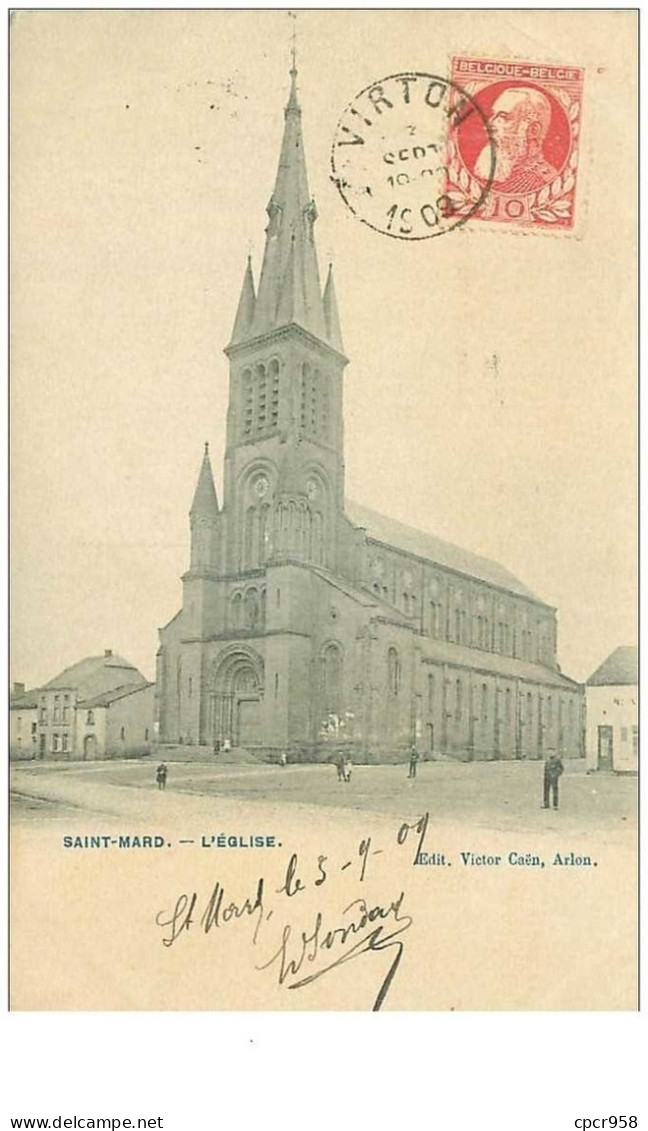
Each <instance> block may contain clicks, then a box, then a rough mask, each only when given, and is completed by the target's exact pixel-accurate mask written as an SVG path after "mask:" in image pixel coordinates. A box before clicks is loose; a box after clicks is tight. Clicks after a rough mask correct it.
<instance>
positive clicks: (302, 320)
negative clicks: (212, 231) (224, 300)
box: [249, 63, 325, 337]
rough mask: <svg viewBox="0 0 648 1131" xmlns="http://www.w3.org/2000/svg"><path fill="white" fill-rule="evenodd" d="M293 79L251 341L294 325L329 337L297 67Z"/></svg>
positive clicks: (293, 72)
mask: <svg viewBox="0 0 648 1131" xmlns="http://www.w3.org/2000/svg"><path fill="white" fill-rule="evenodd" d="M290 79H291V82H290V95H289V98H288V103H287V105H286V109H285V111H284V116H285V125H284V134H283V141H282V144H281V154H280V157H279V167H278V169H277V177H276V180H275V187H274V191H273V193H272V196H271V198H270V203H269V204H268V208H267V212H268V217H269V223H268V227H267V228H266V246H265V253H264V256H263V267H262V269H261V278H260V280H259V290H258V294H257V298H256V303H255V307H254V318H253V320H252V333H251V334H250V335H249V336H251V337H257V336H258V335H260V334H265V333H268V332H270V331H271V330H276V329H278V328H279V327H281V326H289V325H290V324H291V323H293V322H294V323H296V324H297V325H298V326H301V327H303V329H305V330H310V332H311V333H312V334H315V335H316V336H318V337H324V336H325V324H324V308H323V305H322V291H321V287H320V279H319V269H318V266H317V253H316V250H315V242H314V238H313V225H314V223H315V220H316V218H317V210H316V208H315V203H314V201H313V200H312V199H311V195H310V191H309V188H308V177H307V174H306V160H305V156H304V143H303V139H302V127H301V109H300V106H299V102H298V99H297V70H296V68H295V66H294V63H293V66H292V68H291V71H290Z"/></svg>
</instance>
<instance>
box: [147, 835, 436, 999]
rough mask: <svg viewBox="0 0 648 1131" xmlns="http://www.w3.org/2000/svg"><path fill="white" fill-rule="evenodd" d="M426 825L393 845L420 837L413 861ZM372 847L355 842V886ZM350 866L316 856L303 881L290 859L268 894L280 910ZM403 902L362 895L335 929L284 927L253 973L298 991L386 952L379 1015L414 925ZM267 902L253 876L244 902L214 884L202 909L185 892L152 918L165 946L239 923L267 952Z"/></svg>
mask: <svg viewBox="0 0 648 1131" xmlns="http://www.w3.org/2000/svg"><path fill="white" fill-rule="evenodd" d="M428 820H429V817H428V814H427V813H426V814H425V815H424V816H423V817H421V818H420V819H419V820H418V821H415V822H414V823H413V824H411V825H410V824H403V825H401V826H400V828H399V830H398V834H397V837H396V843H397V845H398V846H401V845H403V844H404V843H405V842H406V840H407V838H408V835H409V833H410V832H412V831H414V832H416V833H418V838H417V846H416V851H415V853H414V860H416V859H417V857H418V854H419V852H420V851H421V849H422V847H423V843H424V840H425V833H426V831H427V827H428ZM371 846H372V840H371V838H370V837H369V838H366V839H363V840H361V841H360V844H359V848H358V856H359V859H360V863H361V867H360V873H359V876H358V882H359V883H364V881H365V876H366V871H367V864H368V860H369V857H370V856H371V855H379V854H380V853H381V852H382V850H381V849H377V848H374V849H372V847H371ZM351 864H352V861H348V862H347V863H345V864H342V865H341V866H339V867H335V866H334V865H332V863H331V861H330V860H329V857H327V856H325V855H323V854H320V855H319V856H318V857H317V861H316V865H315V879H314V880H312V882H306V881H305V880H304V878H303V875H304V873H302V870H301V867H300V861H299V857H298V855H297V853H293V854H292V855H291V857H290V859H289V861H288V864H287V866H286V870H285V874H284V877H283V883H282V885H281V886H280V887H279V888H276V889H274V893H273V894H274V895H276V896H279V897H280V904H281V901H286V900H290V901H291V905H294V904H293V901H294V900H295V899H296V897H298V896H300V894H302V893H304V892H306V891H307V890H308V889H309V888H311V889H313V888H320V887H322V886H323V885H324V884H326V883H327V882H329V883H330V878H331V876H332V875H333V874H336V873H337V872H338V871H344V870H345V869H346V868H348V867H349V866H351ZM405 898H406V897H405V892H404V891H400V892H399V893H398V895H397V896H396V897H395V898H393V899H387V900H382V901H379V902H374V903H372V902H370V901H369V900H367V899H366V898H365V897H364V896H363V895H361V896H358V897H357V898H356V899H353V900H352V901H351V902H350V903H348V904H347V905H346V906H345V907H344V908H343V909H342V911H341V912H340V914H339V919H338V921H337V922H330V921H329V922H326V920H325V914H324V912H323V911H321V910H316V911H314V912H313V913H312V917H309V922H308V926H307V927H305V928H302V929H300V927H297V926H295V925H294V924H293V923H290V922H286V923H285V925H284V926H283V929H282V930H281V933H280V942H279V945H278V946H275V949H274V950H273V953H272V954H271V955H270V957H269V958H267V959H265V960H263V961H261V962H260V963H257V964H256V966H255V968H256V969H257V970H259V971H261V970H270V969H273V971H274V973H275V974H276V977H277V983H278V985H280V986H285V987H286V989H290V990H297V989H301V988H302V987H304V986H307V985H310V984H311V983H312V982H315V981H316V980H317V979H318V978H322V977H323V976H324V975H325V974H328V973H330V971H332V970H334V969H336V968H337V967H340V966H342V965H343V964H344V963H346V962H350V961H352V960H354V959H356V958H360V957H361V956H362V955H366V954H373V955H380V954H383V953H385V952H387V953H388V956H389V957H390V959H391V961H390V964H389V967H388V969H387V972H386V974H385V975H384V977H383V978H382V981H381V982H380V984H379V986H378V989H377V992H376V996H375V999H374V1003H373V1006H372V1010H374V1011H377V1010H379V1009H380V1008H381V1007H382V1005H383V1004H384V1002H385V1000H386V998H387V995H388V993H389V990H390V987H391V985H392V983H393V981H394V978H395V976H396V973H397V971H398V968H399V966H400V963H401V960H402V958H403V953H404V943H403V940H402V936H403V935H404V934H405V932H406V931H408V930H409V928H410V927H411V926H412V923H413V919H412V916H411V915H409V914H408V913H407V912H406V911H405V910H404V903H405ZM268 899H269V889H268V881H267V879H266V878H265V877H263V876H260V877H259V879H258V880H257V883H256V887H254V888H253V889H252V890H251V892H250V893H249V894H248V895H246V896H244V897H243V898H241V897H240V896H239V897H237V898H234V899H233V898H231V896H230V894H229V891H228V890H227V889H226V887H225V886H224V885H223V884H222V883H221V881H220V880H218V881H217V882H216V883H215V884H214V887H213V889H212V891H211V894H210V896H209V898H208V899H207V900H206V902H205V903H204V904H202V903H201V902H200V900H199V895H198V892H196V891H194V892H192V893H191V894H189V893H187V892H183V893H182V894H180V895H179V896H178V897H177V899H176V902H175V905H174V907H173V909H172V910H171V911H165V910H162V911H158V913H157V915H156V917H155V922H156V924H157V925H158V927H160V928H162V929H163V930H164V931H165V932H166V933H165V934H164V935H163V937H162V944H163V946H165V947H171V946H173V945H175V944H176V943H177V941H178V939H180V938H181V937H182V936H183V935H184V934H185V933H186V932H188V931H189V930H190V929H191V927H192V926H194V925H195V926H196V927H197V928H198V929H199V930H200V931H201V932H202V933H204V934H205V935H208V934H210V932H212V931H214V930H222V929H223V928H226V927H228V926H229V925H231V924H233V923H236V922H241V921H245V922H249V923H251V925H252V936H251V941H252V944H253V945H254V946H257V945H261V946H264V947H265V938H264V937H263V931H264V926H265V931H266V932H267V931H268V930H269V928H268V927H267V923H268V921H269V920H270V919H271V918H272V917H273V915H274V912H275V910H276V909H277V908H275V907H270V906H268ZM281 905H282V904H281ZM334 918H338V917H334Z"/></svg>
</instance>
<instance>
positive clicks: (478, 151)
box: [444, 55, 584, 231]
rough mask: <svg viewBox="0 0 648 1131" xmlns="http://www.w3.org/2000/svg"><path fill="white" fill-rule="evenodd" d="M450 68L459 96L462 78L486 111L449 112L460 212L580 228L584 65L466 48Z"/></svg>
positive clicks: (454, 199)
mask: <svg viewBox="0 0 648 1131" xmlns="http://www.w3.org/2000/svg"><path fill="white" fill-rule="evenodd" d="M450 73H451V79H452V82H451V95H450V98H451V100H452V99H455V98H456V95H455V94H454V91H455V89H456V87H455V84H458V86H460V87H462V88H463V90H464V91H465V93H466V95H468V96H469V98H470V103H469V107H471V106H475V105H476V106H478V107H479V110H480V113H479V114H476V113H475V114H471V113H470V112H467V113H463V114H461V115H457V114H456V113H455V114H452V113H451V114H450V116H449V123H450V129H449V134H448V161H447V169H448V176H447V180H446V183H445V185H444V192H445V195H446V196H447V197H448V199H449V201H450V202H451V204H452V206H453V208H454V210H455V213H456V214H457V215H466V216H467V217H470V219H471V220H473V221H475V222H482V223H491V224H506V225H508V226H509V227H510V226H514V227H518V228H524V229H527V230H528V229H531V230H533V229H538V230H541V229H545V230H548V229H554V230H561V229H562V230H567V231H569V230H571V229H573V227H574V224H575V218H576V209H577V189H578V183H577V182H578V166H579V149H580V132H581V117H582V107H583V80H584V72H583V70H582V68H580V67H572V66H556V65H554V64H541V63H524V62H517V61H511V60H501V59H500V60H497V59H485V58H480V57H476V56H467V55H459V56H455V57H453V59H452V65H451V72H450ZM485 121H487V122H488V124H489V127H490V129H489V130H488V131H487V130H486V129H485V126H484V122H485ZM493 142H494V145H495V169H494V171H493V169H492V162H491V154H492V145H493ZM487 184H488V188H489V191H488V192H487V194H486V195H485V196H484V186H485V185H487ZM478 200H479V201H480V204H479V205H478V206H477V207H475V203H476V201H478Z"/></svg>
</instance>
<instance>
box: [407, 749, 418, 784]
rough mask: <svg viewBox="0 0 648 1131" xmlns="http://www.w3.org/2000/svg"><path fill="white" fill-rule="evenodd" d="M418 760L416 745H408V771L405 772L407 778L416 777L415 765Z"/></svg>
mask: <svg viewBox="0 0 648 1131" xmlns="http://www.w3.org/2000/svg"><path fill="white" fill-rule="evenodd" d="M418 760H419V752H418V750H417V749H416V746H412V747H410V756H409V772H408V774H407V776H408V778H415V777H416V767H417V765H418Z"/></svg>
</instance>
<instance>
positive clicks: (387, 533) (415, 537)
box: [345, 499, 544, 604]
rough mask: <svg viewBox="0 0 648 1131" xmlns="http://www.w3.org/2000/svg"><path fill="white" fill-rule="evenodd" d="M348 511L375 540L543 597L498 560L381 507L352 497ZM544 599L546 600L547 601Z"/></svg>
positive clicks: (503, 586)
mask: <svg viewBox="0 0 648 1131" xmlns="http://www.w3.org/2000/svg"><path fill="white" fill-rule="evenodd" d="M345 511H346V514H347V517H348V518H349V519H350V520H351V522H352V523H354V525H356V526H362V527H364V528H365V530H366V531H367V534H368V535H369V537H370V538H373V539H374V540H375V541H378V542H385V543H386V544H387V545H388V546H393V547H394V548H395V549H398V550H405V551H407V552H408V553H410V554H415V555H416V556H417V557H419V558H426V559H427V560H428V561H431V562H434V563H436V564H437V565H440V566H446V567H447V568H449V569H453V570H456V571H457V572H458V573H462V574H465V575H466V576H468V577H474V578H477V579H478V580H480V581H486V582H488V584H490V585H496V586H497V587H498V588H499V589H506V590H507V591H508V592H509V593H515V594H517V595H518V596H520V597H527V598H529V599H530V600H532V601H536V602H538V601H539V600H540V599H539V598H538V597H536V595H535V593H533V592H532V591H531V590H530V589H528V588H527V586H526V585H524V584H523V583H522V582H521V581H519V580H518V578H517V577H515V576H514V575H513V574H512V573H510V572H509V570H507V569H505V568H504V566H501V565H499V563H498V562H494V561H491V559H490V558H482V557H480V556H479V555H478V554H473V553H471V551H470V550H463V549H461V547H460V546H454V545H453V544H452V542H444V541H443V539H441V538H437V537H436V536H435V535H434V534H428V533H426V532H425V531H423V530H416V529H414V527H412V526H406V525H405V524H404V523H402V522H397V521H396V519H393V518H387V517H386V515H382V514H379V513H378V511H374V510H371V508H370V507H365V506H362V505H361V504H360V503H354V502H353V501H352V500H350V499H347V500H346V501H345ZM540 603H541V604H544V602H540Z"/></svg>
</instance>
